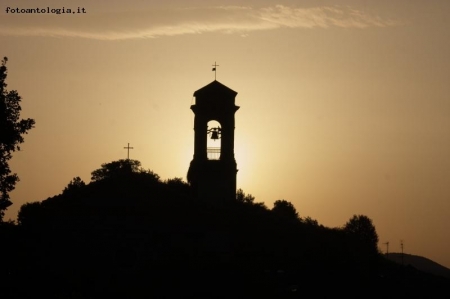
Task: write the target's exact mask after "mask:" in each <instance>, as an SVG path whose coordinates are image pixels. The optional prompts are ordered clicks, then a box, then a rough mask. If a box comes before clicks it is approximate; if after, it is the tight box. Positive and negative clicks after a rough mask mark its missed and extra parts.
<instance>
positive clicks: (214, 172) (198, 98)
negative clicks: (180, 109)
mask: <svg viewBox="0 0 450 299" xmlns="http://www.w3.org/2000/svg"><path fill="white" fill-rule="evenodd" d="M213 71H215V69H213ZM236 95H237V92H236V91H234V90H232V89H230V88H229V87H227V86H225V85H223V84H222V83H220V82H219V81H217V80H214V81H213V82H211V83H210V84H208V85H206V86H204V87H202V88H200V89H199V90H197V91H195V92H194V97H195V103H194V105H191V110H192V111H193V112H194V114H195V119H194V157H193V159H192V161H191V163H190V166H189V170H188V174H187V180H188V182H189V184H190V185H191V187H192V190H193V192H194V196H195V197H196V198H197V199H199V200H205V201H215V202H220V203H225V202H229V201H233V200H234V199H235V198H236V176H237V171H238V169H237V164H236V159H235V157H234V129H235V113H236V111H237V110H238V109H239V106H236V105H235V98H236ZM211 124H217V125H216V126H211ZM208 139H210V140H214V141H215V142H218V145H219V146H218V147H210V146H208Z"/></svg>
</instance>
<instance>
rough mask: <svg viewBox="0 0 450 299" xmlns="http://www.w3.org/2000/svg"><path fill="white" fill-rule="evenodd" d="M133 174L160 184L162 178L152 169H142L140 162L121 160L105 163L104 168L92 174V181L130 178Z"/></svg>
mask: <svg viewBox="0 0 450 299" xmlns="http://www.w3.org/2000/svg"><path fill="white" fill-rule="evenodd" d="M133 174H139V175H140V177H145V178H146V179H147V180H150V181H153V182H155V183H158V182H159V181H160V177H159V175H158V174H156V173H154V172H153V171H151V170H150V169H144V168H142V167H141V162H140V161H138V160H131V159H121V160H118V161H112V162H109V163H103V164H102V167H101V168H99V169H96V170H94V171H93V172H91V180H92V181H93V182H96V181H102V180H105V179H110V178H118V177H122V178H123V177H130V176H131V175H133Z"/></svg>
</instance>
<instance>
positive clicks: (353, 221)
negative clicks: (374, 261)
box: [344, 215, 378, 251]
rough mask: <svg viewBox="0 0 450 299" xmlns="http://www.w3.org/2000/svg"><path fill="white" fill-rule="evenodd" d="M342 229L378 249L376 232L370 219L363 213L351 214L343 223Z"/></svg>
mask: <svg viewBox="0 0 450 299" xmlns="http://www.w3.org/2000/svg"><path fill="white" fill-rule="evenodd" d="M344 231H345V232H347V233H350V234H352V235H354V236H355V237H356V238H358V239H359V240H360V241H362V242H363V243H364V244H366V245H367V246H370V247H372V249H374V250H375V251H377V250H378V247H377V244H378V234H377V231H376V229H375V226H374V225H373V223H372V219H370V218H369V217H367V216H364V215H353V217H352V218H350V220H349V221H348V222H347V223H346V224H345V225H344Z"/></svg>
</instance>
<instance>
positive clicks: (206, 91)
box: [194, 80, 237, 98]
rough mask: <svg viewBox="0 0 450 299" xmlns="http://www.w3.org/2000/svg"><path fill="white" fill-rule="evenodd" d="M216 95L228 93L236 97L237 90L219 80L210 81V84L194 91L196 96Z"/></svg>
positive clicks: (227, 94)
mask: <svg viewBox="0 0 450 299" xmlns="http://www.w3.org/2000/svg"><path fill="white" fill-rule="evenodd" d="M214 95H222V96H223V95H226V96H229V97H233V98H234V97H236V95H237V92H236V91H234V90H232V89H231V88H229V87H226V86H225V85H223V84H222V83H220V82H219V81H217V80H214V81H213V82H211V83H209V84H208V85H206V86H204V87H202V88H200V89H199V90H197V91H195V92H194V97H203V96H214Z"/></svg>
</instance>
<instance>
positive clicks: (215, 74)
mask: <svg viewBox="0 0 450 299" xmlns="http://www.w3.org/2000/svg"><path fill="white" fill-rule="evenodd" d="M218 66H219V65H218V64H217V63H216V62H215V61H214V64H213V69H212V70H213V72H214V80H216V76H217V67H218Z"/></svg>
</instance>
